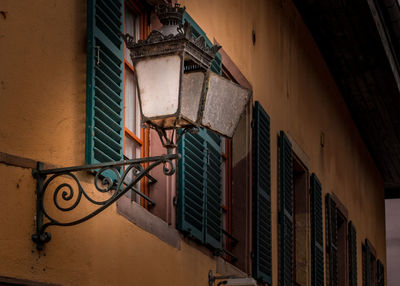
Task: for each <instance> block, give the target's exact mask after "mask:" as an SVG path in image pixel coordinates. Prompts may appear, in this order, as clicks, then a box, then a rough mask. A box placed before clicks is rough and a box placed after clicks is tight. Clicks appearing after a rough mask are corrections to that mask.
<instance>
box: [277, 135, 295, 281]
mask: <svg viewBox="0 0 400 286" xmlns="http://www.w3.org/2000/svg"><path fill="white" fill-rule="evenodd" d="M292 164H293V158H292V144H291V143H290V141H289V139H288V138H287V136H286V135H285V133H284V132H283V131H281V132H280V136H279V175H280V176H279V178H280V180H279V199H280V212H279V222H280V276H281V285H282V286H289V285H290V286H291V285H293V167H292Z"/></svg>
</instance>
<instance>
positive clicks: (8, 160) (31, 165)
mask: <svg viewBox="0 0 400 286" xmlns="http://www.w3.org/2000/svg"><path fill="white" fill-rule="evenodd" d="M37 163H38V161H35V160H33V159H30V158H26V157H21V156H16V155H12V154H9V153H5V152H0V164H6V165H9V166H14V167H20V168H27V169H36V167H37ZM50 168H57V166H55V165H53V164H50V163H44V169H50Z"/></svg>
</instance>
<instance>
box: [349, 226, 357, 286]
mask: <svg viewBox="0 0 400 286" xmlns="http://www.w3.org/2000/svg"><path fill="white" fill-rule="evenodd" d="M349 282H350V283H349V284H350V286H357V233H356V228H355V227H354V224H353V222H351V221H350V222H349Z"/></svg>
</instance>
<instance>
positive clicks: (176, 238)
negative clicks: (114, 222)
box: [117, 196, 181, 250]
mask: <svg viewBox="0 0 400 286" xmlns="http://www.w3.org/2000/svg"><path fill="white" fill-rule="evenodd" d="M117 211H118V213H119V214H120V215H122V216H123V217H125V218H126V219H128V220H129V221H130V222H132V223H134V224H135V225H137V226H138V227H140V228H141V229H143V230H145V231H147V232H149V233H151V234H153V235H155V236H156V237H158V238H159V239H161V240H162V241H164V242H165V243H167V244H169V245H171V246H172V247H175V248H177V249H179V250H180V248H181V239H180V235H179V232H178V231H177V230H176V229H175V228H173V227H171V226H169V225H168V224H167V223H166V222H165V221H163V220H162V219H161V218H159V217H157V216H155V215H153V214H152V213H150V212H149V211H148V210H146V209H145V208H143V207H142V206H140V205H138V204H137V203H136V202H134V201H131V199H130V198H128V197H126V196H123V197H121V198H120V199H119V200H118V201H117Z"/></svg>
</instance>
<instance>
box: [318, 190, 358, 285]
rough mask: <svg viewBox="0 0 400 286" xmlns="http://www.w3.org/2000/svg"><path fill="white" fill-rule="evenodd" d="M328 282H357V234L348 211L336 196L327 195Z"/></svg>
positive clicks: (333, 283) (339, 283)
mask: <svg viewBox="0 0 400 286" xmlns="http://www.w3.org/2000/svg"><path fill="white" fill-rule="evenodd" d="M325 202H326V229H327V238H326V239H327V240H326V243H327V282H328V285H345V284H346V285H347V284H349V282H350V283H352V284H351V285H354V283H356V281H357V257H356V255H357V250H356V233H355V228H354V225H353V223H352V222H349V223H348V220H347V217H348V215H347V209H346V208H345V207H344V206H343V205H342V204H341V202H340V201H339V199H338V198H337V197H336V196H335V195H334V194H327V195H326V201H325Z"/></svg>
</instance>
